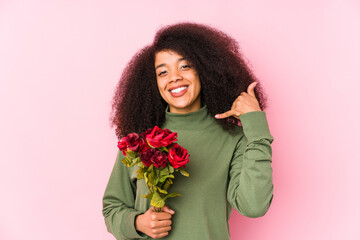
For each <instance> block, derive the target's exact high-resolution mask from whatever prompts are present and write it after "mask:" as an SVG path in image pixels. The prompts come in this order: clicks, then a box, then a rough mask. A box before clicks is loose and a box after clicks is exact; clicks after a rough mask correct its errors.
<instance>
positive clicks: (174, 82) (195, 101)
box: [155, 50, 201, 113]
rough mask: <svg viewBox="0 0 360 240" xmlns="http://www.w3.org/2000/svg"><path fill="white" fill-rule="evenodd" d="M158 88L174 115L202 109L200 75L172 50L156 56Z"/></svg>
mask: <svg viewBox="0 0 360 240" xmlns="http://www.w3.org/2000/svg"><path fill="white" fill-rule="evenodd" d="M155 70H156V79H157V86H158V89H159V92H160V94H161V97H162V98H163V99H164V100H165V101H166V102H167V103H168V104H169V109H170V112H172V113H189V112H194V111H197V110H199V109H200V108H201V100H200V90H201V84H200V79H199V75H198V73H197V72H196V69H195V68H194V67H193V65H192V64H191V63H190V62H189V61H188V60H187V59H186V58H184V57H183V56H181V55H179V54H178V53H176V52H173V51H170V50H164V51H161V52H158V53H156V55H155Z"/></svg>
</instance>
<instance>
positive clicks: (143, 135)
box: [140, 128, 152, 139]
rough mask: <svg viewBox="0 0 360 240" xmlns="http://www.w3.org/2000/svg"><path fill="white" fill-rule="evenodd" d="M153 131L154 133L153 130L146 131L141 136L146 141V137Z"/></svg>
mask: <svg viewBox="0 0 360 240" xmlns="http://www.w3.org/2000/svg"><path fill="white" fill-rule="evenodd" d="M151 131H152V128H149V129H146V130H145V131H143V132H142V133H140V136H141V137H143V138H144V139H146V135H148V134H150V133H151Z"/></svg>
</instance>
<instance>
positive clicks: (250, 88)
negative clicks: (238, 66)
mask: <svg viewBox="0 0 360 240" xmlns="http://www.w3.org/2000/svg"><path fill="white" fill-rule="evenodd" d="M256 85H257V82H252V83H251V84H250V85H249V87H248V89H247V93H248V94H249V95H250V96H252V97H255V92H254V89H255V86H256Z"/></svg>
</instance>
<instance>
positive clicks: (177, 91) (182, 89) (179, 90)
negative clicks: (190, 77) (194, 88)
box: [170, 86, 189, 93]
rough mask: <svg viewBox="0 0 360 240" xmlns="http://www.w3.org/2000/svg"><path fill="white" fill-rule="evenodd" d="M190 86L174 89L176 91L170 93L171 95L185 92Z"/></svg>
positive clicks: (172, 90)
mask: <svg viewBox="0 0 360 240" xmlns="http://www.w3.org/2000/svg"><path fill="white" fill-rule="evenodd" d="M188 87H189V86H183V87H178V88H174V89H171V90H170V92H171V93H179V92H181V91H184V90H185V89H187V88H188Z"/></svg>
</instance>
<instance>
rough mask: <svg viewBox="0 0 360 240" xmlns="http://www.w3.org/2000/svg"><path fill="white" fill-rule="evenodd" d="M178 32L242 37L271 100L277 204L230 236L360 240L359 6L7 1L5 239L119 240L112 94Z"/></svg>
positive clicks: (0, 144)
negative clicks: (164, 36) (183, 26)
mask: <svg viewBox="0 0 360 240" xmlns="http://www.w3.org/2000/svg"><path fill="white" fill-rule="evenodd" d="M179 21H196V22H199V23H206V24H210V25H212V26H214V27H218V28H219V29H222V30H223V31H225V32H227V33H229V34H230V35H232V36H233V37H235V38H236V39H237V40H238V41H239V43H240V46H241V48H242V51H243V53H244V55H245V56H246V58H247V59H248V60H249V63H250V64H251V67H252V69H253V70H254V72H255V74H256V75H257V76H258V78H259V79H260V80H261V82H262V84H263V85H264V88H265V90H266V92H267V94H268V96H269V108H268V109H267V116H268V121H269V124H270V129H271V133H272V135H273V136H274V137H275V141H274V143H273V168H274V185H275V196H274V200H273V204H272V206H271V208H270V210H269V211H268V213H267V214H266V215H265V216H264V217H262V218H258V219H250V218H246V217H243V216H241V215H240V214H238V213H237V212H235V211H234V212H233V215H232V217H231V220H230V227H231V234H232V239H247V240H251V239H262V240H266V239H276V240H281V239H291V240H300V239H301V240H303V239H327V240H328V239H360V228H359V219H358V218H359V215H360V207H359V200H360V193H359V189H360V187H359V183H360V181H359V168H360V163H359V162H360V157H359V156H360V154H359V148H360V141H359V139H360V138H359V135H360V131H359V127H358V125H355V123H356V122H359V114H358V109H359V106H360V104H359V103H360V101H359V90H360V83H359V82H360V79H359V74H358V71H359V67H360V60H359V58H360V47H359V46H360V32H359V29H360V27H359V26H360V3H359V1H357V0H328V1H321V0H318V1H314V0H303V1H289V0H274V1H266V0H247V1H230V0H228V1H226V0H222V1H188V0H183V1H126V3H125V1H115V0H108V1H100V0H92V1H88V0H86V1H85V0H71V1H63V0H52V1H45V0H43V1H41V0H32V1H25V0H22V1H20V0H19V1H10V0H2V1H0V97H1V101H0V114H1V118H0V119H1V120H0V121H1V124H0V191H1V198H0V239H7V240H13V239H36V240H42V239H44V240H45V239H53V240H60V239H61V240H62V239H109V240H110V239H113V237H112V236H111V235H110V234H109V233H107V231H106V228H105V224H104V221H103V217H102V215H101V207H102V206H101V204H102V203H101V198H102V195H103V192H104V189H105V186H106V183H107V180H108V177H109V175H110V171H111V169H112V166H113V164H114V160H115V155H116V152H117V148H116V143H117V139H116V137H115V134H114V131H113V129H111V128H110V127H109V122H108V118H109V112H110V102H111V97H112V94H113V90H114V87H115V85H116V83H117V81H118V78H119V76H120V74H121V71H122V69H123V67H124V66H125V64H126V63H127V62H128V60H129V59H130V58H131V56H132V55H133V54H134V53H135V52H136V51H137V50H138V49H140V48H142V47H143V46H144V45H146V44H148V43H150V41H151V40H152V38H153V36H154V33H155V31H156V30H157V29H158V28H160V27H161V26H164V25H166V24H171V23H176V22H179Z"/></svg>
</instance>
